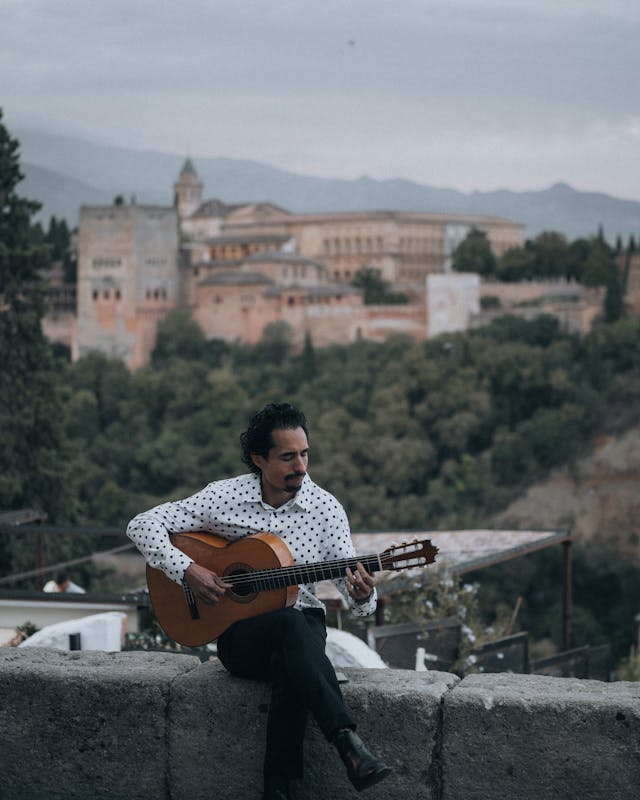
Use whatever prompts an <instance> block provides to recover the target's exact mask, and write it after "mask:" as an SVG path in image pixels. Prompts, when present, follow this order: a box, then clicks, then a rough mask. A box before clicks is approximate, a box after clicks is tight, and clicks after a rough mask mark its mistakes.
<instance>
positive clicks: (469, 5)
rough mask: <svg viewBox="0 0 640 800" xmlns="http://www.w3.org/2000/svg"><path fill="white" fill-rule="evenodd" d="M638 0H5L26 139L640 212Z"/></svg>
mask: <svg viewBox="0 0 640 800" xmlns="http://www.w3.org/2000/svg"><path fill="white" fill-rule="evenodd" d="M639 79H640V2H638V0H607V2H606V3H605V2H603V0H440V2H436V0H272V1H271V2H267V0H180V2H166V0H96V2H92V0H0V106H1V107H2V108H3V111H4V122H5V124H6V125H7V126H8V127H9V128H10V129H11V128H12V127H14V128H15V127H18V126H21V127H29V128H31V129H43V128H44V129H48V130H53V131H57V132H63V133H69V134H74V135H79V136H82V137H83V138H89V139H91V140H94V141H95V140H97V141H100V142H103V143H107V144H113V145H120V146H125V147H135V148H138V149H153V150H159V151H162V152H165V153H174V154H178V155H186V154H189V155H191V156H193V157H194V158H195V159H197V157H198V156H228V157H238V158H250V159H254V160H257V161H263V162H267V163H270V164H274V165H277V166H281V167H284V168H287V169H290V170H293V171H295V172H300V173H304V174H311V175H320V176H327V177H346V178H350V177H358V176H360V175H370V176H371V177H375V178H391V177H404V178H409V179H411V180H415V181H418V182H421V183H428V184H431V185H434V186H447V187H452V188H456V189H461V190H463V191H470V190H474V189H478V190H489V189H496V188H509V189H539V188H545V187H547V186H549V185H550V184H552V183H554V182H556V181H559V180H562V181H566V182H568V183H570V184H571V185H572V186H574V187H575V188H577V189H582V190H595V191H604V192H608V193H610V194H614V195H616V196H619V197H628V198H633V199H640V88H639V83H640V80H639Z"/></svg>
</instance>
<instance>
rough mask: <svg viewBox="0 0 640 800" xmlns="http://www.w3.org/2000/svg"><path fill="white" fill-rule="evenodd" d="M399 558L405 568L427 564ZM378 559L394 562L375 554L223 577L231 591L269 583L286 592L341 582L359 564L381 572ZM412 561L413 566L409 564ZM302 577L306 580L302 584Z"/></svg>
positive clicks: (420, 558)
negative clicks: (303, 585)
mask: <svg viewBox="0 0 640 800" xmlns="http://www.w3.org/2000/svg"><path fill="white" fill-rule="evenodd" d="M400 557H402V558H403V560H404V561H406V562H407V563H406V564H405V566H407V567H412V566H415V567H419V566H424V565H425V564H426V563H427V561H426V558H425V557H424V556H415V557H414V558H413V559H411V558H409V559H407V558H406V557H405V554H397V556H396V558H400ZM381 558H384V559H385V560H388V559H393V554H392V552H391V551H385V552H384V553H381V554H380V555H379V556H378V555H377V554H376V555H368V556H356V557H354V558H349V559H337V560H336V561H330V562H319V563H315V564H294V565H290V566H287V567H274V568H271V569H266V570H254V571H247V572H242V573H240V574H235V575H229V576H225V580H226V581H228V582H229V583H231V584H232V585H233V586H234V587H238V588H242V587H243V586H251V585H258V586H259V585H261V584H263V585H264V586H268V584H270V583H271V584H273V583H275V587H269V588H276V587H281V588H285V587H286V586H294V585H295V584H298V583H311V582H315V581H318V580H325V579H328V578H343V577H344V569H345V568H346V567H350V568H352V569H353V568H355V566H356V564H357V563H358V562H361V563H362V564H363V565H364V566H365V567H366V568H367V569H368V571H371V572H377V571H379V570H380V568H381V563H382V562H381ZM412 561H413V562H414V563H411V562H412ZM392 563H393V562H392ZM383 569H384V568H383ZM336 573H338V574H336ZM298 577H299V578H301V580H298V579H297V578H298ZM305 577H306V580H304V578H305ZM291 578H296V580H290V579H291ZM283 581H284V583H283Z"/></svg>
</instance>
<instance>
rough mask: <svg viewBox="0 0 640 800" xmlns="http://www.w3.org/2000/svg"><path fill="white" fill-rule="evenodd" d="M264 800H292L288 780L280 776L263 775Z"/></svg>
mask: <svg viewBox="0 0 640 800" xmlns="http://www.w3.org/2000/svg"><path fill="white" fill-rule="evenodd" d="M264 800H292V797H291V794H290V789H289V779H288V778H283V777H282V776H281V775H265V776H264Z"/></svg>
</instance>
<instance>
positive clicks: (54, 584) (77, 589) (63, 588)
mask: <svg viewBox="0 0 640 800" xmlns="http://www.w3.org/2000/svg"><path fill="white" fill-rule="evenodd" d="M42 591H43V592H67V593H68V594H85V590H84V589H83V588H82V586H78V584H77V583H74V582H73V581H72V580H71V578H70V577H69V574H68V573H67V572H59V573H58V574H57V575H56V577H55V579H54V580H51V581H47V582H46V583H45V585H44V586H43V587H42Z"/></svg>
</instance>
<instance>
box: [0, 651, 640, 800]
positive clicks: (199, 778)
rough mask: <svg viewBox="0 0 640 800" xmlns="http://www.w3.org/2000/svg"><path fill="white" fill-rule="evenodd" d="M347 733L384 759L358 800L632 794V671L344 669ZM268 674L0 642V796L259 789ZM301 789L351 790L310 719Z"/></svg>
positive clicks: (245, 793)
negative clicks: (352, 727) (605, 677)
mask: <svg viewBox="0 0 640 800" xmlns="http://www.w3.org/2000/svg"><path fill="white" fill-rule="evenodd" d="M344 672H345V673H346V674H347V677H348V682H347V683H346V684H345V685H344V686H343V693H344V696H345V699H346V701H347V704H348V705H349V706H350V707H351V708H352V709H353V711H354V714H355V717H356V719H357V720H358V722H359V732H360V733H361V735H362V737H363V739H364V740H365V741H366V742H367V743H369V744H370V746H371V749H373V750H374V751H375V752H376V753H377V754H379V755H380V757H381V758H382V759H383V760H384V761H386V763H388V764H389V765H390V766H392V767H393V769H394V774H393V776H391V777H390V778H389V779H387V780H386V781H385V782H384V783H382V784H380V785H379V786H377V787H374V788H372V789H370V790H369V791H368V792H367V797H368V798H369V799H370V800H383V799H385V800H386V799H387V798H393V800H405V798H406V800H409V798H410V799H411V800H422V799H424V800H474V798H478V800H480V798H482V800H493V799H494V798H495V800H515V798H517V800H528V798H536V800H546V799H547V798H563V799H566V800H571V799H572V798H576V800H578V798H580V800H583V799H584V800H592V799H593V800H595V798H602V797H606V798H607V800H623V799H624V800H627V799H628V800H631V798H636V797H637V787H638V786H639V785H640V684H629V683H617V684H605V683H600V682H597V681H579V680H572V679H559V678H547V677H542V676H528V675H507V674H495V675H474V676H470V677H467V678H465V679H464V680H463V681H462V682H460V681H459V680H458V678H456V677H455V676H454V675H450V674H448V673H442V672H426V673H425V672H412V671H406V670H364V669H348V670H344ZM268 703H269V687H268V685H267V684H265V683H259V682H252V681H243V680H238V679H235V678H232V677H231V676H229V675H228V674H227V673H226V672H225V671H224V670H223V669H222V667H221V666H220V665H219V664H218V663H217V662H216V661H210V662H207V663H205V664H201V663H200V661H199V660H198V659H196V658H194V657H192V656H185V655H171V654H160V653H95V652H93V653H92V652H86V651H80V652H65V651H57V650H44V649H42V650H40V649H36V648H33V649H20V650H18V649H14V648H7V649H3V650H0V742H1V743H2V746H1V749H0V796H1V797H2V798H3V800H40V798H42V799H43V800H44V798H46V800H58V798H60V800H62V798H64V800H73V799H74V798H82V799H83V800H85V798H87V797H90V798H91V800H112V799H113V800H116V798H117V799H118V800H121V798H124V797H126V798H127V800H136V799H137V798H140V800H142V798H144V799H145V800H147V798H154V800H183V798H185V800H186V798H189V800H199V799H200V798H202V799H203V800H204V798H207V799H208V800H209V799H210V798H216V800H226V799H227V798H229V800H231V798H233V799H234V800H259V798H260V797H261V791H262V785H261V784H262V768H261V765H262V757H263V753H264V736H265V726H266V718H267V711H268ZM305 759H306V773H305V779H304V781H303V782H298V784H297V785H296V786H295V792H296V793H295V796H296V798H298V800H320V799H321V798H323V800H327V798H334V797H342V798H349V797H353V798H355V797H357V796H359V795H358V794H357V792H355V790H353V789H352V788H351V787H350V785H349V784H348V782H347V780H346V776H345V772H344V768H343V766H342V764H341V763H340V761H339V759H338V757H337V755H336V754H335V752H334V751H333V748H332V747H331V746H330V745H329V744H328V743H327V742H326V741H325V740H324V738H323V737H322V735H321V734H320V732H319V730H318V729H317V727H316V726H315V724H313V723H312V724H310V725H309V728H308V732H307V737H306V741H305Z"/></svg>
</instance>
